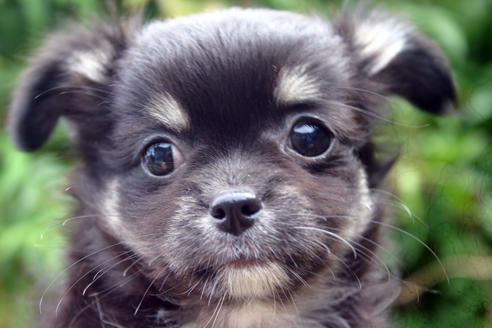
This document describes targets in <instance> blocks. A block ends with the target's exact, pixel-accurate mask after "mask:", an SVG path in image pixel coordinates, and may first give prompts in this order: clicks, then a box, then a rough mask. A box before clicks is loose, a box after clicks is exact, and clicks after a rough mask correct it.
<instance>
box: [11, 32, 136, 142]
mask: <svg viewBox="0 0 492 328" xmlns="http://www.w3.org/2000/svg"><path fill="white" fill-rule="evenodd" d="M125 44H126V33H125V30H124V29H123V28H122V27H121V26H117V27H110V26H106V25H100V26H97V27H95V28H93V29H91V30H90V31H89V30H87V29H84V28H81V27H76V28H72V29H69V31H68V32H66V33H63V34H55V35H53V36H52V37H51V38H49V39H48V40H47V41H46V42H45V45H44V46H43V47H42V48H41V49H40V51H39V52H38V53H39V55H38V56H37V57H35V58H34V60H33V63H32V64H31V66H30V67H29V68H28V69H27V70H26V71H25V72H24V74H23V75H22V77H21V82H20V86H19V87H18V88H17V90H16V91H15V93H14V95H13V99H12V102H11V104H10V110H9V116H8V129H9V131H10V133H11V135H12V139H13V141H14V143H15V145H16V146H17V147H18V148H20V149H22V150H25V151H34V150H36V149H38V148H39V147H41V146H42V145H43V144H44V143H45V142H46V140H47V139H48V137H49V136H50V134H51V131H52V130H53V128H54V127H55V125H56V123H57V121H58V119H59V118H60V116H67V117H68V118H70V116H71V115H74V114H76V113H77V112H80V111H87V109H88V108H91V107H97V106H95V105H94V104H91V102H93V103H95V99H96V98H97V97H98V96H100V94H101V93H105V92H107V91H106V88H107V86H108V81H107V80H108V79H109V78H110V75H111V70H112V65H113V63H114V61H115V59H116V57H117V56H118V52H121V50H122V49H123V47H124V46H125Z"/></svg>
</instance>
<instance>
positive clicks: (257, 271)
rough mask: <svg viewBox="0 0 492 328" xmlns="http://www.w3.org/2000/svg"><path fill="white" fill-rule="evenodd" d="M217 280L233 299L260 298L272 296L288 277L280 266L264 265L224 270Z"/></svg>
mask: <svg viewBox="0 0 492 328" xmlns="http://www.w3.org/2000/svg"><path fill="white" fill-rule="evenodd" d="M218 279H219V281H220V282H221V284H222V287H223V289H224V290H226V291H227V293H228V294H229V295H231V296H232V297H234V298H261V297H265V296H271V295H274V293H275V292H276V290H277V289H278V288H279V287H282V286H284V285H285V284H286V283H287V282H288V280H289V277H288V276H287V273H286V272H285V270H284V269H282V267H280V265H278V264H275V263H265V264H261V265H255V266H248V267H244V268H229V267H228V268H224V269H222V270H221V271H220V273H219V275H218Z"/></svg>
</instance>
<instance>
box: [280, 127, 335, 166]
mask: <svg viewBox="0 0 492 328" xmlns="http://www.w3.org/2000/svg"><path fill="white" fill-rule="evenodd" d="M332 137H333V136H332V134H331V133H330V132H329V131H328V130H327V129H326V128H325V127H324V126H322V125H320V124H317V123H312V122H305V121H302V122H298V123H296V124H295V125H294V127H293V128H292V130H291V131H290V136H289V138H290V143H291V147H292V149H293V150H295V151H296V152H297V153H299V154H300V155H302V156H306V157H316V156H319V155H321V154H323V153H324V152H326V150H327V149H328V148H329V147H330V145H331V141H332Z"/></svg>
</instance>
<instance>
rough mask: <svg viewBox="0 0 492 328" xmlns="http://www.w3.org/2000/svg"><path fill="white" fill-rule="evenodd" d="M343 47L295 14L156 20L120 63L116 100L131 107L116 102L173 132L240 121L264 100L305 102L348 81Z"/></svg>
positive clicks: (324, 26) (259, 111)
mask: <svg viewBox="0 0 492 328" xmlns="http://www.w3.org/2000/svg"><path fill="white" fill-rule="evenodd" d="M343 51H344V49H343V44H342V42H341V40H340V39H339V38H338V37H337V36H336V35H335V34H334V33H333V31H332V29H331V26H330V25H329V24H328V23H326V22H324V21H321V20H317V19H313V18H309V17H305V16H302V15H298V14H293V13H284V12H275V11H269V10H240V9H232V10H227V11H221V12H216V13H209V14H200V15H195V16H188V17H183V18H178V19H174V20H169V21H164V22H162V21H157V22H153V23H150V24H148V25H147V26H145V27H144V28H143V29H142V30H141V31H140V32H139V33H138V34H137V36H136V37H135V39H134V42H133V44H132V46H131V47H130V49H129V50H128V53H127V55H126V58H125V59H124V60H123V65H121V68H122V70H123V73H122V74H121V76H122V80H123V87H122V90H123V91H122V92H121V95H122V97H118V98H123V99H126V100H127V101H129V104H127V106H125V105H123V106H119V107H123V108H125V107H128V108H132V109H134V108H135V107H136V105H138V106H140V107H141V108H140V109H141V110H142V111H143V112H144V113H145V114H146V115H148V116H150V117H152V118H153V119H156V120H159V121H160V122H161V123H163V124H164V125H167V126H169V125H170V127H171V128H172V129H175V130H180V129H184V128H187V127H189V126H190V124H193V122H196V121H200V122H203V120H204V117H210V118H211V119H214V120H216V121H217V119H219V121H220V119H221V118H223V119H224V121H223V123H232V122H231V119H237V120H238V122H241V123H243V125H244V123H245V120H247V118H248V117H251V116H257V115H262V116H264V115H265V107H267V106H268V105H271V106H270V107H274V106H275V105H281V104H282V105H283V104H286V105H288V104H290V103H296V102H300V101H308V100H310V98H315V97H319V96H321V95H322V94H323V91H324V90H326V89H329V88H330V87H333V86H334V85H337V84H338V83H339V81H343V80H345V79H347V77H346V76H345V75H347V72H348V69H347V58H345V56H344V52H343ZM138 106H137V107H138ZM231 113H232V114H233V115H231ZM213 116H215V117H213ZM217 116H218V117H217ZM246 116H248V117H246Z"/></svg>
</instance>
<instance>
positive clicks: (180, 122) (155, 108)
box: [147, 93, 190, 131]
mask: <svg viewBox="0 0 492 328" xmlns="http://www.w3.org/2000/svg"><path fill="white" fill-rule="evenodd" d="M147 110H148V113H149V114H150V115H151V116H152V117H153V118H154V119H156V120H157V121H159V122H160V123H162V124H163V125H165V126H167V127H169V128H170V129H174V130H176V131H181V130H183V129H186V128H187V127H189V125H190V119H189V117H188V115H187V114H186V111H185V110H184V109H183V108H182V107H181V105H180V104H179V103H178V101H177V100H176V99H174V98H173V97H172V96H171V95H170V94H168V93H164V94H161V95H158V96H157V97H154V98H153V99H152V100H151V102H150V103H149V104H148V105H147Z"/></svg>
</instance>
